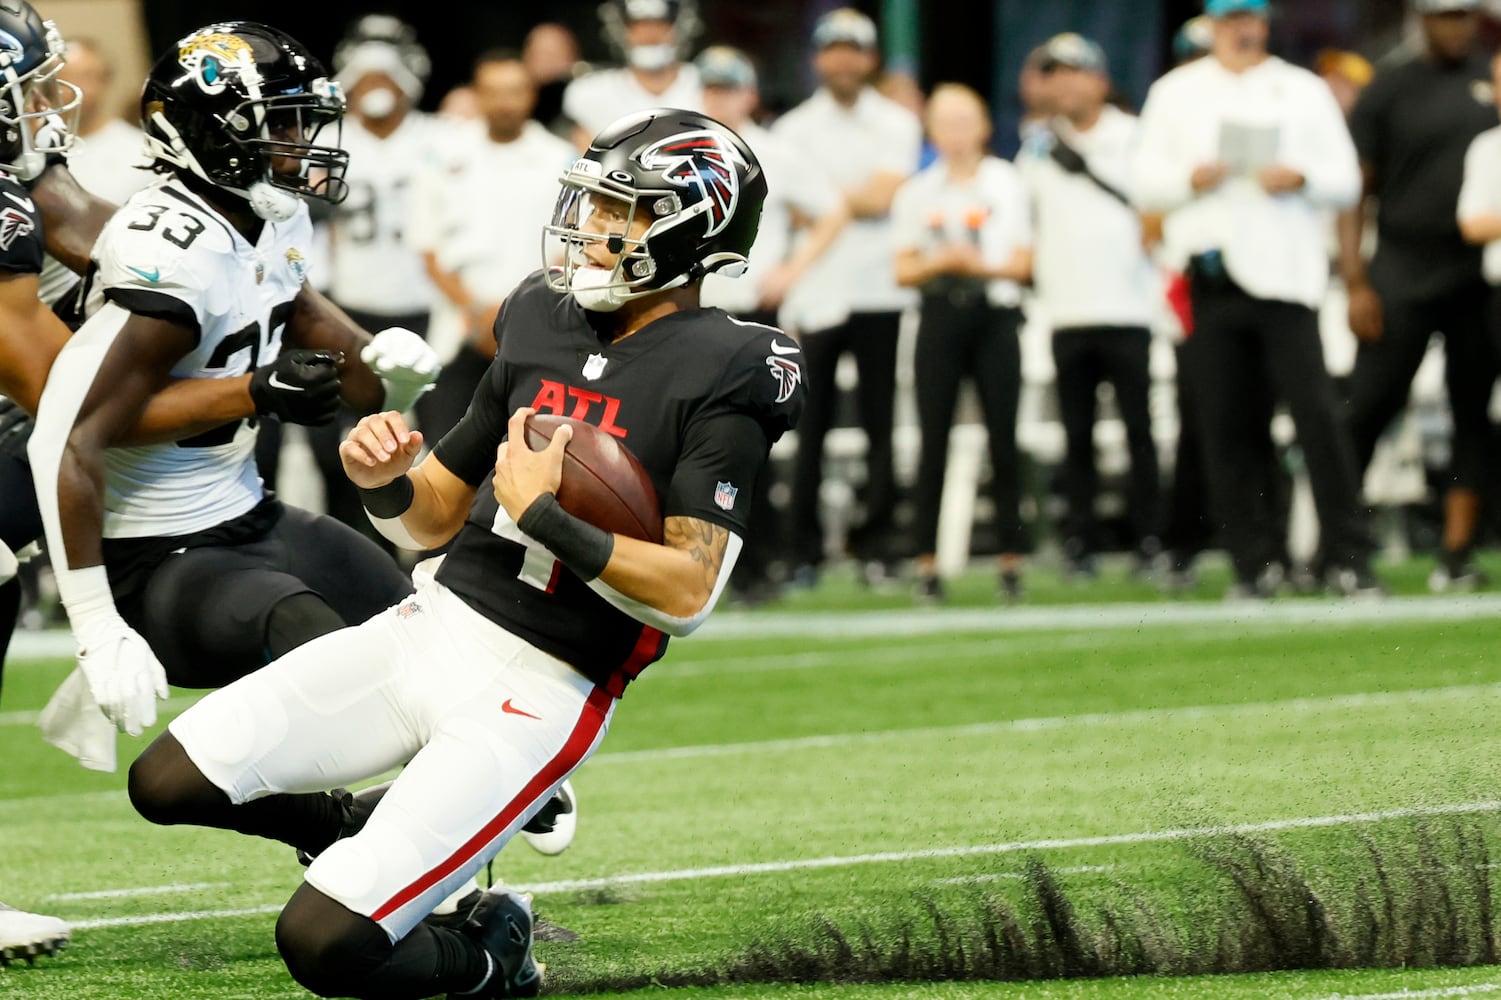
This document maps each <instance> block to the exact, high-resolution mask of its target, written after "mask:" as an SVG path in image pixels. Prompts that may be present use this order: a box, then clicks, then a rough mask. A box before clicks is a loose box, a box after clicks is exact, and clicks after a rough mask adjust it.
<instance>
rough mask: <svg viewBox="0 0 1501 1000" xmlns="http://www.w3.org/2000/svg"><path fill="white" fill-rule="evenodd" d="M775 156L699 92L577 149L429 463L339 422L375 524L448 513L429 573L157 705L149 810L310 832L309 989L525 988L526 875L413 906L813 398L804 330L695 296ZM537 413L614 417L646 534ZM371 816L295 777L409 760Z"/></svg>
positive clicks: (405, 530)
mask: <svg viewBox="0 0 1501 1000" xmlns="http://www.w3.org/2000/svg"><path fill="white" fill-rule="evenodd" d="M765 191H766V185H765V180H764V179H763V177H762V174H761V168H760V164H759V163H758V162H757V160H756V158H755V155H754V154H753V153H752V152H751V151H750V149H749V148H748V147H747V146H746V145H745V143H744V142H743V141H742V140H741V139H740V138H739V137H738V136H737V135H735V134H734V133H733V132H731V131H730V130H729V129H728V128H726V127H725V126H723V125H721V124H719V123H718V122H715V121H713V120H712V119H709V118H706V117H705V116H703V115H700V114H696V113H693V112H687V111H677V110H670V109H658V110H653V111H647V112H642V113H640V114H637V115H632V116H630V117H628V118H624V119H621V120H620V121H618V122H616V123H614V124H613V125H611V126H610V127H609V128H607V129H606V130H605V131H604V132H602V133H600V135H599V136H597V137H596V138H595V140H594V142H593V144H592V145H591V146H590V148H589V150H588V151H587V152H586V153H585V154H584V155H583V156H582V157H581V158H580V159H578V160H577V161H575V162H574V164H573V165H572V167H570V168H569V170H568V171H567V173H566V174H565V175H564V177H563V179H562V191H561V193H560V195H559V200H558V206H557V209H556V211H555V213H554V218H553V223H552V225H550V226H548V227H547V229H546V231H545V233H544V236H543V240H544V254H545V255H549V256H552V255H555V251H556V250H557V249H558V248H559V246H560V245H561V249H562V251H563V254H562V256H563V264H562V266H561V267H557V268H552V269H549V270H548V271H546V272H545V273H542V274H538V275H534V276H533V277H531V278H528V279H527V280H525V281H523V282H522V283H521V285H520V286H519V287H518V288H517V289H516V290H515V291H513V292H512V294H511V295H510V297H509V298H508V299H507V301H506V304H505V306H504V308H503V309H502V310H501V313H500V315H499V317H498V319H497V321H496V326H495V335H496V341H497V354H496V359H495V361H494V363H493V364H492V366H491V368H490V371H489V373H488V375H487V377H486V379H485V380H484V382H483V383H482V384H481V386H480V387H479V389H478V391H477V392H476V393H475V396H474V399H473V401H472V403H471V404H470V408H469V411H468V413H467V415H466V416H465V418H464V419H463V421H461V423H460V424H459V425H458V426H457V427H455V428H454V429H453V430H452V431H451V432H450V433H449V434H448V435H447V436H445V437H444V438H443V440H442V441H440V442H438V444H437V446H436V447H435V448H434V450H433V453H432V454H431V455H430V456H429V457H428V458H427V459H426V460H425V461H424V462H422V463H421V464H420V465H417V466H416V467H415V468H414V467H413V462H414V460H415V459H416V457H417V455H418V453H419V451H420V449H421V445H422V436H421V435H420V434H419V433H417V432H414V431H411V430H409V429H408V428H407V426H406V424H405V423H404V422H403V420H402V418H401V417H400V415H399V414H396V413H382V414H376V415H373V416H370V417H366V418H365V419H364V420H362V421H361V422H360V424H359V425H358V426H357V427H356V428H355V430H354V431H353V432H352V433H351V434H350V436H349V437H348V439H347V440H346V441H345V442H344V444H343V445H342V446H341V455H342V457H343V460H344V466H345V470H346V472H347V473H348V474H349V476H350V478H351V479H352V480H353V481H354V482H355V484H356V485H357V486H359V487H360V488H361V491H362V495H363V496H364V498H365V505H366V508H367V510H368V511H369V512H370V515H371V518H372V520H374V521H375V522H376V525H377V526H378V527H379V528H380V529H381V530H382V531H383V532H384V533H385V534H386V535H387V537H389V538H391V539H392V540H393V541H395V542H398V543H399V544H402V545H404V546H405V547H407V548H412V549H424V548H431V547H434V546H437V545H439V544H442V543H446V542H450V541H452V543H453V544H452V547H451V548H450V550H449V552H448V555H447V556H446V558H445V559H444V561H443V563H442V565H441V567H440V568H439V569H438V570H437V572H436V574H435V575H433V576H432V577H429V578H427V579H425V580H423V581H422V582H420V583H419V585H418V588H417V591H416V593H415V594H414V595H413V596H412V597H411V598H410V599H408V600H407V601H405V602H403V603H401V604H399V605H398V606H396V607H394V608H392V609H390V610H389V611H387V612H385V613H383V614H380V615H378V616H376V617H375V618H372V619H371V620H370V621H368V622H366V623H365V624H363V625H358V626H355V627H353V628H348V629H344V630H342V631H339V632H334V633H332V634H329V635H326V636H323V637H321V638H318V639H315V640H313V641H312V642H311V643H309V644H308V645H306V646H304V647H302V648H300V649H298V650H294V651H293V652H291V653H289V654H288V655H287V656H285V657H283V658H282V659H281V660H278V661H277V662H275V663H272V664H271V665H269V666H268V667H266V668H264V669H263V670H260V671H257V672H256V673H255V674H252V675H251V676H249V677H246V678H244V679H242V680H240V681H237V682H236V683H234V684H232V685H231V686H229V687H227V688H224V689H222V690H220V691H218V692H215V693H214V694H211V695H209V696H208V697H207V698H205V699H204V700H203V701H201V702H199V703H198V704H197V705H195V706H194V707H193V708H191V709H189V710H188V711H187V712H186V713H185V714H184V715H182V716H180V717H179V718H178V719H177V720H175V721H174V722H173V723H172V725H171V727H170V729H169V731H168V732H167V733H164V734H163V735H162V736H161V737H160V738H158V739H157V741H156V742H155V743H153V744H152V745H151V747H150V748H148V749H147V751H146V752H145V753H144V754H143V755H142V756H141V757H140V758H139V759H138V760H137V761H136V763H135V765H134V766H133V767H132V768H131V780H130V788H131V796H132V801H133V802H134V803H135V804H136V806H137V808H138V809H140V810H141V812H142V813H143V814H144V815H146V816H147V817H148V818H150V819H153V820H155V821H158V822H185V823H196V824H200V825H206V826H218V827H222V828H227V829H234V830H239V831H241V832H245V833H254V834H258V835H260V836H266V837H272V838H275V839H279V840H282V841H285V842H287V843H290V844H293V845H295V846H297V847H300V848H303V849H305V850H307V851H308V853H310V854H314V855H316V858H315V860H314V861H313V863H312V865H311V866H310V867H309V868H308V870H307V875H306V882H305V884H304V885H303V886H301V887H300V888H299V889H298V890H297V892H296V893H295V894H294V895H293V897H292V899H291V900H290V902H289V903H288V904H287V906H286V908H285V909H284V910H283V911H282V915H281V918H280V919H279V921H278V923H277V932H276V940H277V945H278V947H279V948H280V950H281V953H282V955H283V957H284V958H285V960H286V962H287V966H288V968H289V969H290V970H291V972H292V975H293V976H294V978H296V979H297V981H298V982H300V983H302V984H303V985H304V986H306V987H307V988H309V989H311V990H313V991H314V992H316V993H319V994H321V995H325V996H335V995H337V996H352V997H375V996H380V997H385V998H392V1000H397V998H402V997H413V998H416V997H426V996H430V995H432V994H433V993H435V992H443V991H449V995H450V996H456V995H465V996H479V997H500V996H532V995H535V994H536V992H537V991H538V989H539V988H540V986H541V973H540V969H539V967H538V965H537V963H536V962H535V961H534V959H533V957H532V949H531V940H532V917H531V909H530V902H529V899H528V898H527V897H525V896H521V895H518V894H515V893H510V892H506V891H504V890H503V889H499V888H497V889H492V890H491V891H489V892H487V893H485V894H484V895H483V897H482V898H481V900H480V901H479V902H478V904H477V905H475V906H474V908H473V910H472V912H470V913H469V914H468V919H467V920H466V922H465V923H464V925H463V926H462V928H460V929H457V930H455V929H453V928H452V927H451V926H441V925H438V924H436V923H434V922H432V921H425V920H424V917H425V916H426V915H427V914H428V913H429V912H430V911H431V909H432V907H433V905H434V904H435V903H436V902H437V901H438V900H441V899H443V898H444V897H445V896H446V895H448V894H449V893H451V892H452V891H453V890H454V889H455V888H456V887H457V886H459V885H462V884H463V883H464V881H465V880H467V879H469V878H470V877H471V876H472V875H473V873H474V872H475V871H477V870H478V869H479V868H480V867H482V866H483V865H484V864H485V862H486V861H487V860H489V859H490V858H491V857H493V856H494V855H495V853H496V852H497V851H499V850H500V849H501V848H502V847H503V846H504V845H505V844H506V842H507V841H508V840H509V839H510V838H511V837H512V836H513V835H514V834H515V833H516V832H517V831H518V830H519V829H520V828H521V827H522V825H523V824H525V823H526V822H527V820H528V818H529V817H531V816H532V815H534V814H535V813H536V812H537V810H538V809H540V808H541V807H542V806H543V804H544V803H545V802H547V800H548V798H549V796H551V795H552V793H553V791H554V790H555V789H556V788H558V787H559V786H560V785H561V784H562V782H563V781H564V779H566V778H567V777H568V775H569V774H570V773H571V772H572V771H573V770H574V769H575V768H577V767H578V766H579V765H580V764H582V763H583V762H584V760H586V759H587V758H588V757H589V755H590V754H591V753H593V751H594V749H595V748H596V747H597V746H598V745H599V743H600V741H601V740H602V739H603V737H604V734H605V731H606V729H607V728H608V726H609V722H610V719H611V717H612V715H613V713H614V710H615V707H616V704H617V701H618V699H619V698H620V696H621V694H622V693H623V691H624V689H625V687H626V685H627V684H628V683H629V682H630V680H631V679H632V678H633V677H635V676H636V675H637V674H638V673H639V672H640V671H641V669H642V668H643V667H645V666H646V665H647V664H649V663H650V662H652V661H653V660H655V659H657V658H658V657H659V656H661V655H662V653H663V651H664V649H665V647H666V644H667V637H668V636H670V635H682V634H686V633H687V632H689V631H691V630H692V629H693V628H695V627H696V626H697V625H698V624H699V623H700V622H702V621H703V620H704V618H705V617H706V616H707V615H708V613H709V611H710V610H711V609H712V607H713V605H714V602H715V600H716V598H717V597H718V595H719V592H720V590H721V589H722V588H723V585H724V581H725V580H726V579H728V577H729V573H730V569H731V566H732V564H733V563H734V560H735V557H736V554H737V553H738V552H739V550H740V545H741V535H742V534H743V532H744V524H745V516H746V513H747V507H748V506H749V504H748V502H747V500H748V498H749V496H750V494H751V492H752V490H753V488H754V485H755V482H756V478H757V477H758V476H760V475H761V474H762V473H763V472H764V470H765V465H766V461H767V457H768V454H769V452H770V449H771V446H772V444H773V443H774V442H775V441H776V440H777V438H778V437H779V436H780V435H781V434H782V433H783V432H784V431H786V430H787V429H788V428H790V427H792V426H793V425H795V423H796V421H797V417H798V414H799V411H800V409H801V406H802V370H801V367H800V359H801V356H800V353H799V349H798V347H797V345H796V344H795V343H794V342H793V341H791V340H790V339H788V338H787V337H785V336H784V335H782V334H781V333H780V332H779V331H777V330H776V329H774V328H772V327H768V326H760V325H755V324H746V323H740V322H737V321H736V320H733V319H731V318H730V317H729V316H727V315H726V314H724V313H723V312H720V311H719V310H716V309H702V308H700V306H699V285H700V279H701V278H702V277H703V276H704V275H705V274H708V273H713V272H715V271H719V272H722V273H727V274H731V275H734V274H738V273H740V272H742V271H744V270H745V268H746V265H747V263H748V261H747V254H748V252H749V250H750V246H751V243H752V240H753V239H754V237H755V233H756V227H757V224H758V220H759V216H760V212H761V205H762V201H763V199H764V197H765ZM533 412H546V413H555V414H561V415H565V416H570V417H575V418H578V419H582V420H585V421H587V422H589V423H592V424H594V425H596V426H598V427H599V428H600V429H602V430H603V431H605V432H606V433H609V434H613V435H615V436H617V437H619V438H621V439H622V441H623V443H624V444H625V445H626V446H627V447H628V448H629V449H630V450H631V451H632V452H633V453H634V454H635V455H636V456H637V458H639V459H640V460H641V462H642V464H643V466H644V467H645V468H646V470H647V471H648V473H649V474H650V475H651V477H652V480H653V482H654V484H655V485H656V487H657V490H658V494H659V497H660V499H661V503H662V510H663V513H664V517H665V523H664V526H663V528H664V530H663V538H664V541H663V543H662V544H654V543H651V542H644V541H639V540H636V539H632V538H626V537H623V536H619V535H611V534H608V533H606V532H605V531H603V530H602V529H600V528H597V527H595V526H594V525H591V524H588V523H586V522H584V521H582V520H580V519H578V518H575V517H574V516H572V515H571V514H568V513H566V512H565V511H563V510H562V508H561V507H559V506H558V504H557V500H556V497H555V491H556V490H557V488H558V484H559V481H560V476H561V472H562V462H563V451H564V448H565V446H566V442H567V439H568V437H569V435H568V433H567V431H566V429H565V430H560V431H558V432H557V433H556V434H555V435H554V437H553V439H552V443H551V444H550V445H549V447H548V448H547V449H546V450H544V451H532V450H530V449H529V448H526V447H523V446H518V445H515V444H513V443H512V441H513V440H514V439H515V438H516V437H517V435H518V434H519V433H520V431H521V428H522V426H523V423H524V421H525V419H526V418H527V416H528V415H530V414H531V413H533ZM408 761H409V763H408V764H407V767H406V769H405V770H403V771H402V772H401V773H400V775H399V776H398V777H397V778H396V780H395V781H394V783H393V784H392V785H391V787H390V790H389V791H388V792H387V793H386V795H385V797H384V798H383V799H382V800H381V802H380V803H379V804H378V805H377V806H376V807H375V809H374V811H373V813H371V814H370V816H369V818H368V821H366V822H365V824H364V826H363V828H361V829H359V830H358V831H357V832H353V833H352V835H350V833H351V831H350V830H348V829H346V828H344V827H342V826H341V825H340V823H339V822H338V819H337V817H333V818H332V821H330V818H329V817H327V816H325V815H322V814H321V813H320V812H319V811H318V809H319V807H318V803H317V801H316V797H315V796H311V795H307V794H297V793H305V792H311V791H312V790H314V789H318V788H323V787H326V786H327V785H328V784H329V783H330V782H350V781H355V780H358V779H362V778H366V777H370V776H372V775H374V774H377V773H379V772H381V771H382V770H384V769H386V768H389V767H391V766H393V765H396V764H400V763H403V762H408Z"/></svg>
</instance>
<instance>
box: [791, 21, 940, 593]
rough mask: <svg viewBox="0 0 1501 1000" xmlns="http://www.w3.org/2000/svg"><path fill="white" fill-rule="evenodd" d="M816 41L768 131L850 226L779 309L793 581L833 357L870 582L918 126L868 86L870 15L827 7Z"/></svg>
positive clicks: (859, 551)
mask: <svg viewBox="0 0 1501 1000" xmlns="http://www.w3.org/2000/svg"><path fill="white" fill-rule="evenodd" d="M813 47H814V50H815V55H814V68H815V69H816V71H817V73H818V77H819V79H820V81H821V85H820V86H819V88H818V89H817V91H815V92H814V93H813V95H812V96H811V97H809V98H808V99H807V100H805V101H803V102H802V103H801V104H799V105H798V106H797V107H795V108H793V109H792V110H790V111H788V112H787V113H786V114H785V115H783V116H782V117H781V118H780V119H779V120H778V121H777V122H776V123H775V124H774V125H773V126H772V129H771V131H772V134H773V135H775V136H777V137H778V138H780V139H781V140H782V141H783V142H785V143H786V144H788V145H789V146H790V147H791V148H793V149H795V150H797V151H798V155H799V156H801V157H803V158H805V159H806V160H807V161H808V162H809V163H810V164H811V165H812V166H813V167H816V168H817V169H820V170H822V171H823V172H824V173H825V174H826V175H827V176H828V177H829V178H831V179H832V180H833V182H834V184H835V186H836V187H837V188H838V189H839V191H840V194H841V195H842V196H843V198H844V202H845V204H846V206H847V207H848V209H849V212H850V215H851V222H850V224H849V225H848V226H846V227H845V228H844V231H843V232H842V233H840V235H839V238H838V240H836V241H835V244H834V246H833V247H831V248H830V250H829V252H828V253H826V254H824V256H823V257H822V258H821V259H820V260H819V261H818V262H817V263H816V264H815V265H814V266H813V267H812V268H811V269H810V270H809V272H808V274H807V275H806V276H805V278H804V279H803V280H802V281H800V282H798V283H797V285H795V286H794V287H793V288H792V290H791V291H790V292H789V294H788V296H787V299H786V301H785V302H784V303H783V307H782V312H781V318H782V320H783V323H784V324H785V325H786V326H787V327H790V328H792V329H794V330H796V331H797V332H798V334H799V335H800V337H801V340H802V345H803V352H804V354H803V358H804V368H803V377H804V379H805V385H806V387H807V390H808V405H807V408H806V409H805V410H804V411H803V418H802V422H801V423H800V424H799V426H798V451H797V457H796V459H795V463H794V466H795V467H794V473H793V487H792V510H791V522H792V524H793V525H794V529H793V530H794V538H793V539H792V547H793V551H795V552H798V553H801V554H802V557H803V558H805V559H806V560H807V562H806V563H805V564H804V565H803V566H802V567H800V569H799V576H800V578H801V579H802V580H803V581H804V582H809V581H811V579H812V578H813V577H815V576H816V573H817V568H818V566H819V564H820V563H821V562H822V553H823V551H824V539H823V531H822V527H821V525H820V521H819V491H820V486H821V484H822V480H823V443H824V437H825V436H826V435H827V433H828V431H829V428H830V426H831V425H832V424H833V420H834V411H835V402H836V400H837V397H838V393H837V391H836V388H835V378H834V374H835V369H836V367H837V365H838V362H839V359H840V357H841V356H842V355H844V354H850V355H852V356H853V357H854V359H855V365H856V368H857V370H858V373H859V383H858V386H857V390H856V399H857V403H858V407H859V419H860V425H861V427H862V429H863V430H864V431H865V437H866V441H867V452H866V456H865V467H866V482H865V490H864V496H863V499H864V507H865V519H864V522H863V524H861V525H860V526H859V527H858V528H857V529H856V530H855V531H853V532H851V535H850V538H849V543H850V548H851V550H852V551H853V553H854V555H855V556H856V557H857V558H858V559H860V560H861V561H862V562H863V563H864V568H865V570H866V577H867V580H872V579H879V578H883V577H885V576H886V575H888V573H889V570H890V566H891V563H892V562H893V561H894V556H895V553H894V551H893V548H894V544H895V539H893V538H892V535H891V532H892V527H893V513H894V510H895V506H896V476H895V471H894V468H893V455H892V440H891V432H892V419H893V401H894V399H895V397H896V345H897V333H898V329H899V327H900V324H901V316H902V310H903V309H905V308H907V307H908V306H910V305H913V304H915V299H916V297H915V295H914V294H913V293H912V292H911V291H910V290H908V289H904V288H901V287H899V286H898V285H897V283H896V279H895V270H894V263H893V261H894V249H893V246H892V242H891V238H892V233H891V224H890V220H889V217H888V216H889V213H890V210H891V200H892V198H893V196H894V195H895V194H896V190H897V188H898V187H899V186H901V184H902V182H903V181H905V180H906V179H907V178H908V177H909V176H911V174H912V173H913V172H914V171H915V170H916V169H917V162H918V156H919V154H920V152H921V148H922V124H921V122H920V121H919V120H918V118H917V116H916V115H914V114H912V112H910V111H908V110H907V109H906V108H904V107H902V106H901V105H899V104H897V103H896V102H895V101H892V100H890V99H888V98H886V97H882V96H881V95H880V94H879V93H878V92H877V91H876V89H875V87H874V86H873V85H872V80H873V77H874V74H875V71H876V67H877V64H878V62H879V56H878V54H877V52H876V26H875V24H873V23H872V22H871V20H870V18H868V17H866V16H865V15H864V14H861V13H860V12H859V11H856V10H852V9H850V8H839V9H837V10H833V11H830V12H829V13H827V14H825V15H823V16H822V17H821V18H819V19H818V22H817V23H816V25H815V27H814V30H813Z"/></svg>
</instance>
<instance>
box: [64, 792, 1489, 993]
mask: <svg viewBox="0 0 1501 1000" xmlns="http://www.w3.org/2000/svg"><path fill="white" fill-rule="evenodd" d="M1488 812H1501V801H1494V800H1488V801H1481V802H1460V803H1455V804H1451V805H1441V806H1420V807H1415V808H1411V809H1387V810H1383V811H1380V812H1365V813H1345V814H1342V815H1337V816H1300V817H1294V818H1291V819H1274V820H1267V821H1264V822H1261V823H1238V824H1235V825H1232V826H1200V827H1185V828H1180V829H1172V830H1143V831H1139V832H1137V833H1116V834H1105V835H1102V836H1095V837H1064V838H1051V839H1046V840H1014V841H1009V842H1007V843H1000V844H974V845H968V846H964V847H937V848H929V849H926V850H920V851H881V852H877V853H874V854H850V855H834V856H829V857H822V858H800V859H794V860H788V861H766V862H760V863H756V864H742V865H715V866H710V867H705V868H679V869H674V870H671V871H658V872H629V873H625V874H621V875H607V876H605V877H602V878H585V879H570V880H565V881H558V882H534V883H532V884H530V885H513V886H511V888H513V889H516V890H518V891H522V892H534V893H538V894H544V895H545V894H548V893H560V892H578V891H580V890H584V889H605V888H611V887H615V886H622V885H649V884H659V883H664V882H683V881H689V880H696V879H705V878H734V877H739V876H745V875H772V874H777V873H780V872H790V871H806V870H809V869H818V868H849V867H854V866H857V865H870V864H891V863H894V862H903V861H931V860H937V859H943V858H964V857H977V856H984V855H997V854H1016V853H1019V852H1023V851H1057V850H1068V849H1071V848H1081V847H1109V846H1115V845H1124V844H1152V843H1162V842H1165V841H1176V840H1192V839H1195V838H1202V837H1218V836H1225V835H1226V834H1250V833H1273V832H1277V831H1281V830H1312V829H1319V828H1322V827H1331V826H1350V825H1354V824H1361V823H1381V822H1385V821H1387V820H1394V819H1412V818H1417V817H1423V816H1463V815H1471V814H1475V813H1488ZM281 907H282V904H281V903H276V904H269V905H265V906H252V907H243V908H239V909H232V910H184V911H181V912H174V913H143V914H139V915H137V916H132V917H104V918H101V919H98V920H81V921H77V922H75V923H74V924H73V927H74V928H75V929H78V930H89V929H93V928H102V927H132V926H137V925H141V924H166V923H180V922H183V921H189V920H211V919H216V918H221V917H245V916H255V915H258V914H264V913H276V912H277V911H279V910H280V909H281ZM1402 995H1403V994H1396V996H1402ZM1366 1000H1370V998H1366Z"/></svg>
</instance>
